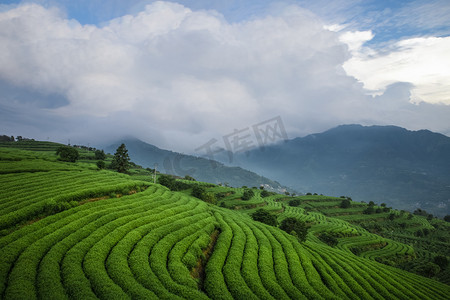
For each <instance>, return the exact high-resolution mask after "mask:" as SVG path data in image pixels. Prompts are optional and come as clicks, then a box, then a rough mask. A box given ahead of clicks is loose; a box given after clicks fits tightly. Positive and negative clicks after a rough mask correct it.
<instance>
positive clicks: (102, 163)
mask: <svg viewBox="0 0 450 300" xmlns="http://www.w3.org/2000/svg"><path fill="white" fill-rule="evenodd" d="M105 167H106V164H105V162H104V161H103V160H99V161H97V168H99V170H102V169H104V168H105Z"/></svg>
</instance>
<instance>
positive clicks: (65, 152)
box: [56, 146, 80, 162]
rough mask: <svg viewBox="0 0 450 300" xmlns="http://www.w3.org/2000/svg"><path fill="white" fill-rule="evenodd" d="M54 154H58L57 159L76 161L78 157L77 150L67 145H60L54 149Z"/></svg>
mask: <svg viewBox="0 0 450 300" xmlns="http://www.w3.org/2000/svg"><path fill="white" fill-rule="evenodd" d="M56 155H59V160H62V161H68V162H76V161H77V159H78V158H79V157H80V154H79V153H78V150H77V149H75V148H73V147H69V146H61V147H59V148H58V149H57V150H56Z"/></svg>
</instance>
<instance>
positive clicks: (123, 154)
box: [111, 144, 130, 173]
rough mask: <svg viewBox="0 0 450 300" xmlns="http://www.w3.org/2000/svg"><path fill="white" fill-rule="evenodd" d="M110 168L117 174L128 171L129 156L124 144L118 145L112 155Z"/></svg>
mask: <svg viewBox="0 0 450 300" xmlns="http://www.w3.org/2000/svg"><path fill="white" fill-rule="evenodd" d="M111 168H112V169H114V170H116V171H117V172H119V173H126V172H127V171H128V170H129V169H130V156H129V155H128V150H127V148H126V147H125V144H122V145H120V146H119V147H118V148H117V150H116V153H114V158H113V160H112V162H111Z"/></svg>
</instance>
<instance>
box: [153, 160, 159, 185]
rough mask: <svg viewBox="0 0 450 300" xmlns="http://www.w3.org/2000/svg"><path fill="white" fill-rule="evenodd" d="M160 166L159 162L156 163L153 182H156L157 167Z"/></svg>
mask: <svg viewBox="0 0 450 300" xmlns="http://www.w3.org/2000/svg"><path fill="white" fill-rule="evenodd" d="M157 167H158V164H155V174H154V175H153V183H156V168H157Z"/></svg>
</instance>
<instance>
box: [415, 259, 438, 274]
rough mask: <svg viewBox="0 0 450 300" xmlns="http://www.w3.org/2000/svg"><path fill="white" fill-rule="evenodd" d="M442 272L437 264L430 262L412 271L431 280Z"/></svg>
mask: <svg viewBox="0 0 450 300" xmlns="http://www.w3.org/2000/svg"><path fill="white" fill-rule="evenodd" d="M440 270H441V269H440V268H439V266H438V265H437V264H434V263H432V262H428V263H426V264H423V265H419V266H416V267H414V268H413V270H412V271H413V272H414V273H417V274H419V275H422V276H425V277H429V278H431V277H433V276H435V275H436V274H437V273H439V271H440Z"/></svg>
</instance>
